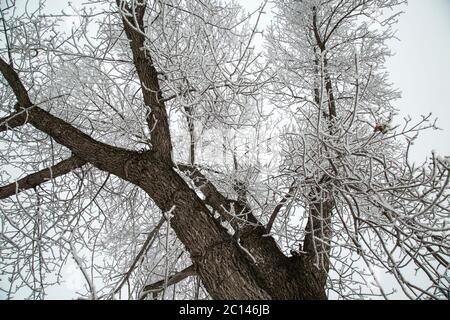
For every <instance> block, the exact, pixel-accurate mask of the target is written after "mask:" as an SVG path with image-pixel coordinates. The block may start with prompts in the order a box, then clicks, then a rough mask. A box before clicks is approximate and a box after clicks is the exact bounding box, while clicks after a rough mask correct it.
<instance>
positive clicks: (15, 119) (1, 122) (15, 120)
mask: <svg viewBox="0 0 450 320" xmlns="http://www.w3.org/2000/svg"><path fill="white" fill-rule="evenodd" d="M27 120H28V119H27V114H26V112H23V111H18V112H14V113H13V114H10V115H9V116H6V117H4V118H0V132H3V131H7V130H10V129H13V128H16V127H20V126H22V125H24V124H26V123H27Z"/></svg>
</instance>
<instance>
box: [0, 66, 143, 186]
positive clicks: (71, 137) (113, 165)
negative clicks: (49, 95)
mask: <svg viewBox="0 0 450 320" xmlns="http://www.w3.org/2000/svg"><path fill="white" fill-rule="evenodd" d="M0 72H1V73H2V74H3V76H4V77H5V79H6V80H7V82H8V84H9V85H10V87H11V88H12V89H13V91H14V94H15V96H16V98H17V100H18V104H16V108H17V109H19V110H18V112H20V113H22V114H24V116H25V117H26V119H28V122H29V123H30V124H31V125H33V126H34V127H35V128H36V129H38V130H40V131H42V132H45V133H47V134H48V135H49V136H51V137H52V138H53V139H54V140H55V141H56V142H57V143H59V144H61V145H63V146H65V147H67V148H69V149H70V150H71V151H72V152H73V153H74V154H75V155H76V156H78V157H79V158H81V159H83V160H84V161H86V162H90V163H92V164H93V165H95V166H96V167H97V168H98V169H100V170H104V171H107V172H110V173H113V174H115V175H118V176H120V177H124V176H126V174H125V168H124V164H125V162H126V161H127V160H128V159H130V157H132V156H133V155H134V154H137V153H133V152H132V151H130V150H126V149H122V148H118V147H113V146H110V145H108V144H105V143H102V142H99V141H96V140H95V139H93V138H91V137H90V136H89V135H87V134H85V133H84V132H82V131H81V130H79V129H77V128H75V127H74V126H72V125H71V124H69V123H67V122H66V121H64V120H62V119H60V118H57V117H55V116H53V115H52V114H50V113H49V112H47V111H45V110H43V109H41V108H39V107H37V106H36V105H33V103H32V102H31V100H30V98H29V96H28V92H27V90H26V89H25V86H24V85H23V84H22V82H21V81H20V78H19V76H18V74H17V72H16V71H15V70H14V69H13V68H12V67H11V66H10V65H9V64H7V63H6V62H5V61H4V60H3V59H2V58H0ZM19 118H20V117H19Z"/></svg>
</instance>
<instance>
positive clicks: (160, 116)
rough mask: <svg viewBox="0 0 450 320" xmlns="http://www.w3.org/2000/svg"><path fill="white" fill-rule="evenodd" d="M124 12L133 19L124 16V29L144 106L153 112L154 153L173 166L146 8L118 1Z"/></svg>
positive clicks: (149, 117)
mask: <svg viewBox="0 0 450 320" xmlns="http://www.w3.org/2000/svg"><path fill="white" fill-rule="evenodd" d="M117 5H118V6H119V8H120V9H121V10H122V11H125V10H126V11H128V13H131V14H132V16H133V18H132V19H131V21H130V20H128V19H127V18H126V16H125V15H124V14H123V13H121V14H122V22H123V28H124V30H125V33H126V35H127V38H128V40H129V41H130V47H131V51H132V54H133V63H134V66H135V68H136V71H137V74H138V76H139V80H140V82H141V91H142V95H143V98H144V103H145V105H146V106H147V107H148V108H149V109H150V110H151V112H150V113H149V114H148V115H147V125H148V128H149V130H150V132H151V133H150V134H151V143H152V148H153V151H154V152H155V154H156V155H158V156H159V157H161V158H162V159H163V160H165V161H167V162H168V163H171V162H172V160H171V159H172V141H171V137H170V129H169V121H168V117H167V111H166V106H165V104H164V99H163V97H162V93H161V88H160V86H159V80H158V72H157V70H156V68H155V66H154V63H153V60H152V57H151V53H150V52H149V50H147V49H145V35H144V33H143V32H144V22H143V17H144V12H145V2H144V4H137V5H136V6H134V7H130V6H129V5H128V4H126V3H125V2H124V1H121V0H117Z"/></svg>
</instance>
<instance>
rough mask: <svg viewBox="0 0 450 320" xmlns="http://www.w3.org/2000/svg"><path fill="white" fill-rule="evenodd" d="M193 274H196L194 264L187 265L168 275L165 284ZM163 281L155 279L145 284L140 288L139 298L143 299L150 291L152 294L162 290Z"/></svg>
mask: <svg viewBox="0 0 450 320" xmlns="http://www.w3.org/2000/svg"><path fill="white" fill-rule="evenodd" d="M194 275H196V271H195V267H194V265H190V266H189V267H187V268H185V269H183V270H181V271H180V272H177V273H176V274H174V275H173V276H171V277H169V279H168V280H167V285H168V286H171V285H174V284H176V283H178V282H181V281H183V280H184V279H186V278H187V277H190V276H194ZM164 282H165V280H164V279H163V280H160V281H157V282H155V283H152V284H148V285H146V286H145V287H144V289H143V290H142V293H141V297H140V299H141V300H142V299H145V297H147V295H148V294H149V293H150V292H152V293H153V294H157V293H159V292H161V291H163V290H164Z"/></svg>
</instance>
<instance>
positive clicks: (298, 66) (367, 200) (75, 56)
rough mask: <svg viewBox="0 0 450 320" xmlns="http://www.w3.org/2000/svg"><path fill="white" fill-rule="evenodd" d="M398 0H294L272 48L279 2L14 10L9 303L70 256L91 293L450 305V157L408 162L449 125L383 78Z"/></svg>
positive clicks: (2, 147) (6, 138)
mask: <svg viewBox="0 0 450 320" xmlns="http://www.w3.org/2000/svg"><path fill="white" fill-rule="evenodd" d="M403 3H404V1H400V0H364V1H362V0H328V1H319V0H303V1H301V0H281V1H278V2H277V3H276V5H275V7H274V9H273V10H274V18H273V21H272V23H271V25H270V27H269V28H268V30H267V31H266V34H265V39H266V44H265V46H264V49H261V50H259V49H257V48H255V46H254V39H255V36H256V35H257V34H258V33H259V29H258V28H259V27H258V21H259V20H260V17H261V15H262V14H263V13H264V11H265V10H266V11H267V10H269V9H270V8H269V6H268V4H267V1H265V2H263V3H262V5H261V7H260V8H259V9H258V10H257V11H255V12H253V13H251V14H250V15H247V14H246V13H244V12H243V10H242V8H240V7H239V5H237V4H236V3H234V2H225V1H219V0H208V1H184V0H166V1H160V0H155V1H133V0H131V1H124V0H117V1H116V2H115V3H111V2H109V1H92V3H88V4H84V5H83V6H82V7H77V6H75V5H74V6H72V7H70V8H68V9H67V10H65V11H64V12H63V13H62V14H54V13H50V12H49V11H48V10H47V9H46V8H45V6H44V4H43V3H41V2H40V3H39V4H38V5H35V7H31V6H29V7H25V6H24V5H23V4H20V3H16V2H15V1H13V0H8V1H5V3H2V5H1V6H0V9H1V18H2V25H1V26H0V29H1V34H2V35H1V38H0V39H1V40H0V43H1V45H0V72H1V74H2V76H3V77H1V79H0V82H1V83H2V86H1V87H0V101H1V109H0V110H1V113H2V114H1V119H0V154H1V157H0V161H1V168H2V169H1V171H0V185H1V186H0V203H1V206H0V243H1V246H0V270H1V272H2V276H1V277H0V279H1V282H0V291H1V292H2V294H3V295H5V296H6V297H7V298H14V297H15V296H17V295H18V294H22V295H23V294H24V292H25V294H29V296H30V297H31V298H34V299H42V298H45V290H46V289H47V288H49V287H51V286H54V285H56V284H57V283H59V282H60V281H61V280H64V279H61V268H62V267H63V266H64V265H65V264H67V263H68V261H73V262H72V263H73V264H74V265H76V266H77V268H79V269H80V271H81V274H82V277H83V279H84V281H85V286H84V290H85V291H84V292H83V293H82V294H83V296H85V297H86V298H90V299H112V298H121V299H173V298H176V299H200V298H208V297H210V298H213V299H326V298H342V299H361V298H367V297H372V296H376V295H379V296H381V297H384V298H389V297H390V296H391V294H392V293H393V292H391V291H390V290H386V289H385V284H383V283H381V282H380V279H379V274H380V273H381V272H383V273H386V274H388V275H389V277H390V279H391V281H393V282H394V283H395V285H396V287H397V288H398V290H400V291H401V293H402V295H404V296H405V297H408V298H410V299H442V298H446V295H447V289H448V287H449V279H448V274H447V270H448V257H449V245H450V243H449V232H448V231H449V228H448V220H449V210H450V209H449V208H450V203H449V187H448V182H449V181H448V180H449V169H450V168H449V161H448V159H447V158H446V157H442V156H438V155H436V154H435V153H433V154H432V155H431V157H430V159H429V161H428V162H426V163H423V164H420V165H416V164H412V163H411V161H410V160H409V149H410V146H411V145H412V143H413V142H414V140H415V138H416V137H417V135H418V134H419V132H420V131H422V130H426V129H435V128H436V123H435V121H434V120H433V119H432V118H431V115H429V116H424V117H423V118H422V119H420V120H419V121H417V122H413V121H412V119H409V118H407V119H404V122H403V123H401V122H399V120H398V119H397V117H396V116H397V110H396V108H395V100H396V99H397V98H398V97H399V93H398V91H397V90H396V89H395V88H393V87H392V85H391V84H390V83H389V80H388V74H387V72H386V70H385V68H384V62H385V60H386V58H387V57H388V56H389V55H390V51H389V48H388V46H387V44H386V41H388V40H390V39H392V38H393V37H394V29H393V27H394V26H395V22H396V20H397V18H398V16H399V8H400V6H401V5H402V4H403ZM68 21H71V22H72V26H71V28H70V29H69V28H67V27H65V25H64V23H67V22H68ZM414 272H415V274H414ZM415 275H419V277H415ZM417 278H418V279H419V280H418V281H417ZM80 289H81V288H80Z"/></svg>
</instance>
